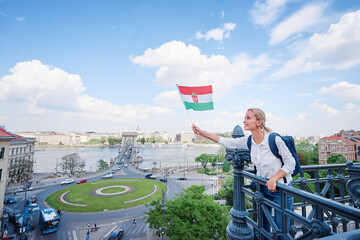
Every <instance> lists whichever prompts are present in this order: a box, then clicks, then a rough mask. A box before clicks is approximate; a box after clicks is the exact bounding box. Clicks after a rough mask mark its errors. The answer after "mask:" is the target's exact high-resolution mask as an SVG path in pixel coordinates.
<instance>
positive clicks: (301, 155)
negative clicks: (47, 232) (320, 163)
mask: <svg viewBox="0 0 360 240" xmlns="http://www.w3.org/2000/svg"><path fill="white" fill-rule="evenodd" d="M297 155H298V158H299V163H300V166H305V165H308V164H307V163H308V160H307V159H306V157H305V155H306V152H305V153H303V152H301V151H298V152H297Z"/></svg>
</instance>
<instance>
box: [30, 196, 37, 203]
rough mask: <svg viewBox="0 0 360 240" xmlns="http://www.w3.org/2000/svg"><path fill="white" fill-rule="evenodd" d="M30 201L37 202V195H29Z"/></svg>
mask: <svg viewBox="0 0 360 240" xmlns="http://www.w3.org/2000/svg"><path fill="white" fill-rule="evenodd" d="M30 200H31V202H32V203H36V202H37V197H36V196H35V195H33V196H31V198H30Z"/></svg>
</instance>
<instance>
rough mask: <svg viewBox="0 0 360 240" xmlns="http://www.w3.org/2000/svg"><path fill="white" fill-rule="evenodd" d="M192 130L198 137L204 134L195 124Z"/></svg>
mask: <svg viewBox="0 0 360 240" xmlns="http://www.w3.org/2000/svg"><path fill="white" fill-rule="evenodd" d="M192 130H193V132H194V133H195V134H197V135H201V133H202V132H203V131H202V130H201V129H200V128H198V127H197V126H195V125H194V124H193V125H192Z"/></svg>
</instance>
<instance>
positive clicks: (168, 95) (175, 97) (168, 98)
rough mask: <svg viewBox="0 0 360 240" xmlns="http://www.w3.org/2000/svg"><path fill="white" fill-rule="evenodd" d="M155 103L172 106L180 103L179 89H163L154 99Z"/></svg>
mask: <svg viewBox="0 0 360 240" xmlns="http://www.w3.org/2000/svg"><path fill="white" fill-rule="evenodd" d="M153 100H154V102H155V103H156V104H160V105H164V106H169V107H174V106H180V105H181V104H182V102H181V98H180V95H179V91H165V92H162V93H160V94H158V95H157V96H156V97H155V98H154V99H153Z"/></svg>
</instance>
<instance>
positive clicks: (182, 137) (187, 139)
mask: <svg viewBox="0 0 360 240" xmlns="http://www.w3.org/2000/svg"><path fill="white" fill-rule="evenodd" d="M214 134H216V135H218V136H220V135H221V134H220V133H214ZM204 140H205V141H209V140H208V139H207V138H204V137H203V136H200V135H196V134H195V133H178V134H176V142H182V143H191V142H199V141H204Z"/></svg>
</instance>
